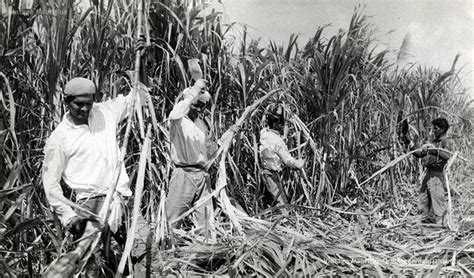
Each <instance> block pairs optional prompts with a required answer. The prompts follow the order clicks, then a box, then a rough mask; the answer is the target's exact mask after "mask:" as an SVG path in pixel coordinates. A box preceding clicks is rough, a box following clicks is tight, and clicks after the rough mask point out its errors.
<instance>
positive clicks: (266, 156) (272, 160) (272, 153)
mask: <svg viewBox="0 0 474 278" xmlns="http://www.w3.org/2000/svg"><path fill="white" fill-rule="evenodd" d="M260 157H261V160H262V167H263V168H264V169H268V170H272V171H277V172H280V171H281V170H282V164H283V163H284V164H286V165H288V166H290V167H295V163H296V160H295V159H294V158H293V157H292V156H291V154H290V152H289V151H288V147H287V146H286V144H285V142H284V141H283V139H282V138H281V137H280V135H279V134H278V133H277V132H276V131H274V130H272V129H268V128H264V129H262V130H261V131H260Z"/></svg>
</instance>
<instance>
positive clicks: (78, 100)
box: [68, 95, 94, 124]
mask: <svg viewBox="0 0 474 278" xmlns="http://www.w3.org/2000/svg"><path fill="white" fill-rule="evenodd" d="M93 103H94V95H80V96H76V97H74V99H73V100H72V101H71V102H69V104H68V107H69V113H70V115H71V117H72V119H73V121H74V123H76V124H87V120H88V119H89V114H90V112H91V109H92V104H93Z"/></svg>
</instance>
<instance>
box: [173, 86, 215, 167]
mask: <svg viewBox="0 0 474 278" xmlns="http://www.w3.org/2000/svg"><path fill="white" fill-rule="evenodd" d="M198 98H199V91H198V90H194V89H190V91H189V92H187V94H186V96H185V98H184V100H181V101H180V102H178V103H177V104H176V105H175V106H174V107H173V110H172V111H171V113H170V114H169V117H168V119H169V124H170V140H171V160H172V161H173V163H174V164H175V165H181V166H189V165H192V166H202V167H204V166H205V165H206V163H207V162H208V149H210V144H211V142H210V140H209V138H208V134H207V133H208V130H207V128H206V126H205V123H204V121H202V120H201V119H199V118H198V119H196V120H195V121H194V122H193V121H192V120H191V119H189V118H188V116H187V115H188V113H189V109H190V107H191V104H193V103H194V102H196V101H197V100H198Z"/></svg>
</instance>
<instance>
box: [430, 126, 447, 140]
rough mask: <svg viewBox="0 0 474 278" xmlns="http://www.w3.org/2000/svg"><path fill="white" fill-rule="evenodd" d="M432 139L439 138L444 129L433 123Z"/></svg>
mask: <svg viewBox="0 0 474 278" xmlns="http://www.w3.org/2000/svg"><path fill="white" fill-rule="evenodd" d="M432 133H433V139H439V138H440V137H441V136H443V135H444V133H445V131H444V129H442V128H441V127H439V126H437V125H434V126H433V129H432Z"/></svg>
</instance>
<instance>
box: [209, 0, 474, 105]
mask: <svg viewBox="0 0 474 278" xmlns="http://www.w3.org/2000/svg"><path fill="white" fill-rule="evenodd" d="M214 2H217V1H215V0H214ZM221 2H222V4H218V3H216V4H215V5H214V6H215V7H216V8H217V9H218V10H220V11H222V12H224V14H225V15H226V18H227V21H228V22H239V23H241V24H245V25H247V26H248V31H249V33H250V35H251V37H253V38H258V37H261V42H262V43H267V42H268V40H269V39H271V40H273V41H275V42H276V43H277V44H279V45H282V44H284V45H285V46H286V45H287V44H288V39H289V37H290V35H291V34H292V33H294V34H298V35H299V40H298V44H299V45H300V47H302V46H303V45H304V44H306V42H307V41H308V39H309V38H310V37H311V36H313V35H314V33H315V32H316V30H317V28H318V26H322V25H326V24H331V26H330V27H328V28H327V30H326V31H325V33H323V35H324V36H325V37H330V36H332V35H334V34H336V33H337V31H338V30H339V29H344V30H347V28H348V26H349V23H350V19H351V17H352V15H353V12H354V8H355V7H356V6H358V5H360V6H361V8H362V9H361V10H362V13H363V14H364V15H367V16H369V21H370V22H371V23H373V24H374V26H375V27H376V28H377V29H376V33H375V35H376V38H377V41H378V43H379V44H380V47H381V48H385V49H389V50H398V49H399V48H400V46H401V44H402V41H403V38H404V37H405V35H407V33H408V34H409V36H410V44H409V48H408V50H409V54H410V55H411V58H410V60H408V61H410V62H417V63H419V64H422V65H426V66H429V67H435V68H439V69H441V70H449V69H450V68H451V65H452V63H453V61H454V58H455V56H456V54H458V53H459V54H461V56H460V58H459V61H458V63H457V64H456V67H457V69H459V68H461V67H464V69H463V70H462V71H461V78H462V80H463V83H464V85H465V86H466V87H469V88H471V87H474V0H444V1H441V0H393V1H387V0H370V1H367V0H366V1H355V0H333V1H330V0H221ZM469 92H470V95H471V96H472V98H473V99H474V89H470V90H469Z"/></svg>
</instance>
